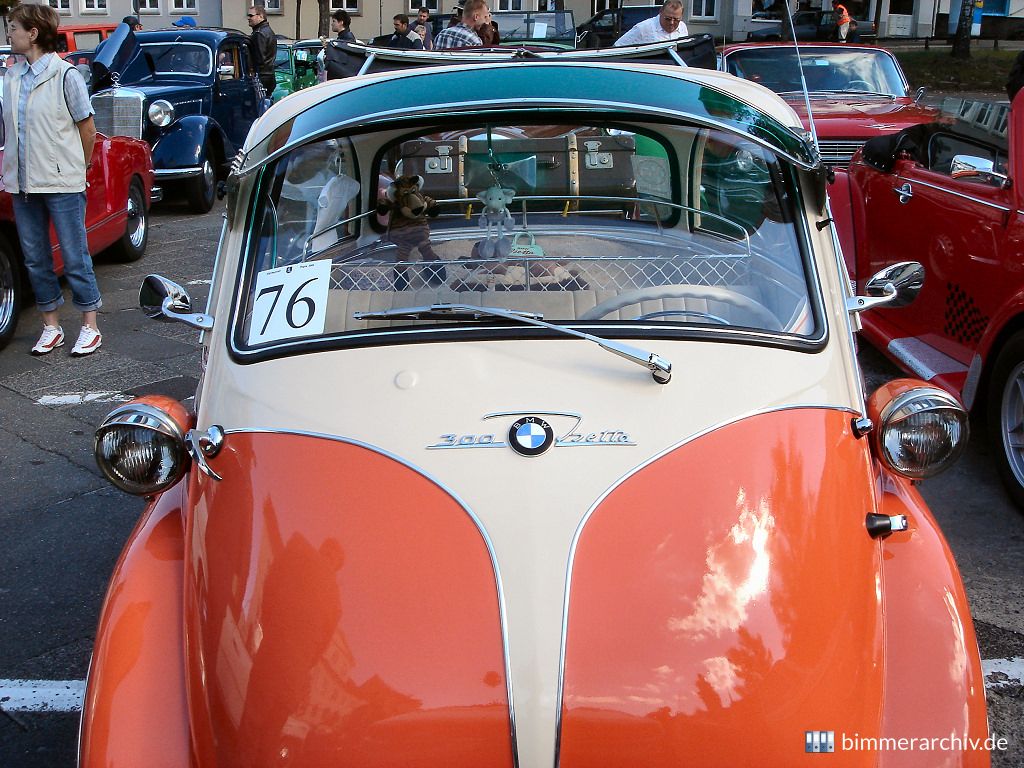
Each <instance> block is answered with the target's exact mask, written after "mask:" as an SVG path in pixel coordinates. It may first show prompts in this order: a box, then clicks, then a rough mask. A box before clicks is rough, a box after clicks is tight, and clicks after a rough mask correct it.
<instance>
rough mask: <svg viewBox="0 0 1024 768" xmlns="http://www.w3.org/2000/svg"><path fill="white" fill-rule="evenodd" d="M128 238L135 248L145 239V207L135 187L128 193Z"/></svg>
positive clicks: (139, 246) (140, 245)
mask: <svg viewBox="0 0 1024 768" xmlns="http://www.w3.org/2000/svg"><path fill="white" fill-rule="evenodd" d="M128 239H129V240H131V243H132V246H133V247H135V248H141V247H142V244H143V243H144V242H145V240H146V208H145V205H144V204H143V202H142V200H140V199H139V193H138V191H137V190H135V189H132V190H131V192H129V194H128Z"/></svg>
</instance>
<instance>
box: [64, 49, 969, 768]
mask: <svg viewBox="0 0 1024 768" xmlns="http://www.w3.org/2000/svg"><path fill="white" fill-rule="evenodd" d="M825 187H826V181H825V173H824V172H823V170H822V168H821V164H820V159H819V156H818V153H817V151H816V149H815V147H814V146H813V144H811V143H810V142H809V140H808V138H807V137H806V136H805V134H804V133H803V131H802V129H801V128H800V127H799V120H798V118H797V116H796V115H795V114H794V112H793V111H792V110H791V109H790V108H789V107H788V106H787V105H786V104H785V102H783V101H782V100H781V99H779V98H778V97H777V96H776V95H774V94H772V93H771V92H769V91H768V90H766V89H764V88H762V87H760V86H758V85H756V84H753V83H749V82H744V81H742V80H738V79H736V78H734V77H732V76H731V75H728V74H725V73H719V72H714V71H706V70H699V69H695V68H685V67H679V66H676V67H663V66H655V65H645V64H633V65H623V64H617V65H615V66H609V65H607V64H601V63H600V62H579V61H575V62H565V61H558V60H553V59H546V60H540V61H538V60H532V61H531V60H525V61H509V62H503V63H492V64H479V65H475V66H468V65H462V66H438V67H432V68H412V69H407V70H402V71H392V72H387V73H382V74H368V75H363V76H359V77H354V78H351V79H347V80H342V81H332V82H329V83H325V84H323V85H320V86H315V87H313V88H310V89H307V90H304V91H301V92H299V93H296V94H295V95H293V96H291V97H289V98H288V99H285V100H284V101H283V102H282V103H280V104H278V105H276V106H274V107H273V108H271V109H270V110H269V111H268V112H267V113H266V114H265V115H264V116H263V117H262V118H261V119H260V120H259V121H258V122H257V123H256V124H255V125H254V127H253V129H252V131H251V132H250V134H249V136H248V138H247V140H246V142H245V145H244V147H243V149H242V151H241V153H240V154H239V155H238V156H237V157H236V158H235V160H234V163H233V165H232V172H231V175H230V177H229V179H228V181H227V185H226V204H227V210H226V214H225V225H224V231H223V235H222V238H221V242H220V246H219V252H218V257H217V261H216V265H215V268H214V274H213V281H212V286H211V292H210V298H209V303H208V306H207V307H206V311H204V312H198V311H196V308H194V307H193V306H192V301H191V299H190V298H189V297H188V295H187V293H186V292H185V291H184V290H183V289H182V288H181V286H179V285H177V284H175V283H174V282H173V281H171V280H169V279H167V278H164V277H160V276H155V275H153V276H150V277H148V278H147V279H146V282H145V284H144V286H143V288H142V291H141V296H140V301H141V303H142V305H143V306H144V308H145V309H146V310H147V312H148V313H149V314H151V315H152V316H153V317H156V318H159V319H162V320H165V321H180V322H185V323H189V324H191V325H193V326H195V327H196V328H198V329H201V331H202V334H201V343H202V345H203V348H204V355H203V361H204V363H203V365H204V371H203V375H202V380H201V383H200V385H199V388H198V391H197V394H196V398H195V404H194V409H192V410H190V409H186V408H185V407H184V406H183V405H182V404H180V403H178V402H176V401H173V400H171V399H169V398H161V397H156V396H147V397H142V398H140V399H138V400H136V401H133V402H131V403H128V404H125V405H123V406H120V407H118V408H117V409H115V410H114V411H113V412H112V413H111V414H110V415H109V417H108V418H107V419H106V420H105V421H104V422H103V424H102V425H101V426H100V427H99V429H98V430H97V435H96V451H97V458H98V461H99V464H100V466H101V468H102V469H103V471H104V472H105V473H106V475H107V476H108V477H109V478H110V479H111V481H112V482H114V483H115V484H116V485H117V486H118V487H120V488H122V489H124V490H126V491H129V492H131V493H136V494H140V495H144V496H147V497H149V498H150V499H151V501H150V503H149V505H148V506H147V508H146V510H145V512H144V514H143V515H142V518H141V519H140V521H139V524H138V527H137V528H136V530H135V531H134V533H133V534H132V536H131V538H130V540H129V541H128V543H127V545H126V547H125V550H124V554H123V556H122V558H121V560H120V561H119V563H118V565H117V567H116V570H115V573H114V575H113V580H112V582H111V587H110V591H109V593H108V596H107V598H106V602H105V604H104V607H103V609H102V614H101V617H100V623H99V629H98V632H97V636H96V643H95V649H94V654H93V660H92V666H91V671H90V674H89V680H88V687H87V693H86V700H85V705H84V711H83V717H82V733H81V745H80V747H81V757H80V761H81V765H83V766H101V765H102V766H129V765H132V766H137V765H168V766H186V765H192V766H267V765H282V766H285V765H287V766H326V765H335V766H397V765H402V766H416V767H419V766H422V767H424V768H426V767H427V766H446V767H447V768H453V767H455V766H467V767H468V766H473V767H474V768H478V767H479V766H484V765H486V766H508V767H509V768H511V767H512V766H519V767H520V768H551V767H552V766H556V765H557V766H562V767H563V768H570V767H572V768H575V767H576V766H648V767H654V766H666V767H667V766H679V765H683V764H686V765H701V766H739V765H755V764H756V765H765V766H796V765H803V764H805V762H807V763H809V764H816V763H814V761H815V760H819V759H820V758H819V757H817V756H816V755H814V754H812V753H813V752H820V751H834V752H835V753H836V754H835V755H834V756H833V758H831V761H832V762H831V763H830V764H831V765H843V766H889V765H895V764H896V762H894V761H895V760H896V759H899V761H900V762H899V764H900V765H922V766H923V765H934V764H935V763H934V761H933V758H934V754H927V753H922V755H918V756H914V755H911V756H909V758H908V755H907V754H905V753H890V752H886V751H884V750H880V749H879V748H877V747H876V748H874V749H871V748H864V749H859V750H855V749H846V748H845V747H844V744H845V742H844V741H843V736H844V735H849V736H851V737H852V736H853V735H854V734H857V735H858V736H859V737H868V738H883V737H898V736H913V737H918V738H928V737H938V736H941V737H948V736H950V735H951V734H952V735H955V736H958V737H960V738H961V739H963V742H962V743H965V744H967V743H969V742H968V741H967V740H968V739H976V740H984V739H985V737H986V736H987V724H986V711H985V700H984V686H983V683H982V677H981V667H980V661H979V657H978V650H977V644H976V640H975V635H974V629H973V626H972V623H971V617H970V613H969V610H968V606H967V603H966V598H965V594H964V590H963V586H962V584H961V580H960V576H959V574H958V572H957V569H956V566H955V564H954V561H953V558H952V556H951V554H950V551H949V548H948V546H947V544H946V543H945V540H944V539H943V537H942V534H941V532H940V530H939V528H938V526H937V524H936V523H935V521H934V519H933V518H932V516H931V514H930V513H929V511H928V509H927V508H926V506H925V504H924V502H923V501H922V499H921V497H920V495H919V494H918V492H917V490H916V488H915V487H914V484H915V482H916V481H917V480H918V479H920V478H923V477H927V476H930V475H932V474H934V473H936V472H938V471H941V470H942V469H944V468H945V467H947V466H948V465H949V464H950V462H952V461H953V460H955V458H956V456H957V454H958V453H959V452H960V449H961V448H962V446H963V444H964V441H965V440H966V438H967V421H966V417H965V413H964V411H963V409H962V408H961V407H960V405H959V404H958V403H957V401H956V400H955V399H954V398H953V397H952V396H950V395H949V394H947V393H945V392H943V391H942V390H941V389H938V388H936V387H933V386H929V385H927V384H926V383H924V382H922V381H918V380H913V379H901V380H897V381H894V382H890V383H888V384H886V385H884V386H882V387H881V388H880V389H879V390H878V391H876V392H874V393H873V394H871V396H870V397H867V396H866V395H865V393H864V387H863V383H862V382H863V379H862V375H861V371H860V369H859V367H858V363H857V359H856V355H855V344H854V332H855V330H856V328H857V326H858V313H859V312H862V311H864V310H867V309H870V308H871V307H872V306H876V305H879V304H882V303H885V302H889V303H892V304H898V303H901V302H905V301H908V300H910V299H911V298H912V297H913V295H914V293H915V291H916V290H918V289H919V288H920V284H921V280H922V275H921V272H920V269H919V267H918V265H916V264H914V263H910V262H906V263H900V264H896V265H890V266H888V267H887V268H886V269H885V270H884V271H882V272H881V273H879V275H877V276H876V277H875V279H873V280H871V281H869V282H868V284H866V286H865V289H864V293H863V295H853V293H852V291H851V286H850V282H849V280H848V278H847V276H846V272H845V268H844V267H843V263H842V259H841V256H840V254H839V253H838V249H837V246H836V239H835V236H834V233H833V231H832V228H831V223H830V220H829V216H828V206H827V200H826V195H825ZM857 743H858V744H861V743H863V742H862V741H859V742H857ZM975 743H977V742H975ZM919 757H920V758H922V759H918V758H919ZM947 758H948V760H949V762H950V764H955V765H962V766H987V765H988V763H989V756H988V754H987V753H986V752H984V751H980V750H977V749H972V748H968V747H964V749H963V750H962V751H959V752H953V753H949V754H948V755H947ZM947 758H944V759H947Z"/></svg>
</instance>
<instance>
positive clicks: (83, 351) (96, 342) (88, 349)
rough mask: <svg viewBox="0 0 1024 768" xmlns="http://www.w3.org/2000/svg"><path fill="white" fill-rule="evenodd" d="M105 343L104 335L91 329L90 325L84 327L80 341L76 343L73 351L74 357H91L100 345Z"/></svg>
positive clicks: (80, 332)
mask: <svg viewBox="0 0 1024 768" xmlns="http://www.w3.org/2000/svg"><path fill="white" fill-rule="evenodd" d="M102 343H103V335H102V334H101V333H100V332H99V331H97V330H96V329H95V328H90V327H89V326H88V325H83V326H82V330H81V331H79V332H78V341H76V342H75V346H74V347H72V349H71V356H72V357H85V356H86V355H91V354H92V353H93V352H95V351H96V350H97V349H99V348H100V345H101V344H102Z"/></svg>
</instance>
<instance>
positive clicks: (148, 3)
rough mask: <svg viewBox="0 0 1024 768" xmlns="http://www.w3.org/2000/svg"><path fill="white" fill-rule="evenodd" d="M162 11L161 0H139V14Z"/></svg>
mask: <svg viewBox="0 0 1024 768" xmlns="http://www.w3.org/2000/svg"><path fill="white" fill-rule="evenodd" d="M147 13H149V14H153V13H160V0H139V15H140V16H141V15H144V14H147Z"/></svg>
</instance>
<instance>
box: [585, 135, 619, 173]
mask: <svg viewBox="0 0 1024 768" xmlns="http://www.w3.org/2000/svg"><path fill="white" fill-rule="evenodd" d="M583 146H584V147H586V148H587V154H586V155H584V159H583V165H584V167H585V168H587V169H588V170H595V169H601V168H614V167H615V163H614V162H613V161H612V153H611V152H598V151H597V150H599V149H600V148H601V142H600V141H584V142H583Z"/></svg>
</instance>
